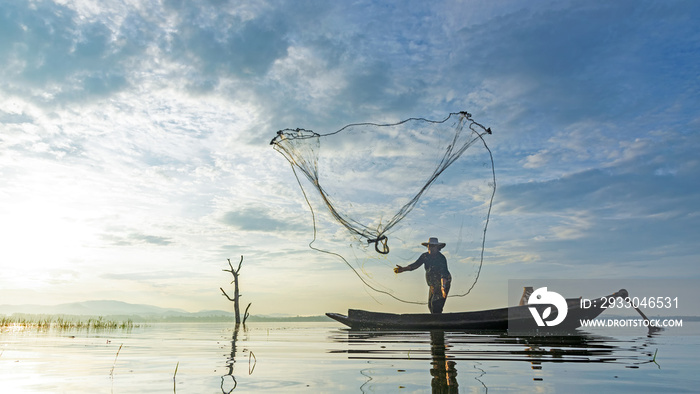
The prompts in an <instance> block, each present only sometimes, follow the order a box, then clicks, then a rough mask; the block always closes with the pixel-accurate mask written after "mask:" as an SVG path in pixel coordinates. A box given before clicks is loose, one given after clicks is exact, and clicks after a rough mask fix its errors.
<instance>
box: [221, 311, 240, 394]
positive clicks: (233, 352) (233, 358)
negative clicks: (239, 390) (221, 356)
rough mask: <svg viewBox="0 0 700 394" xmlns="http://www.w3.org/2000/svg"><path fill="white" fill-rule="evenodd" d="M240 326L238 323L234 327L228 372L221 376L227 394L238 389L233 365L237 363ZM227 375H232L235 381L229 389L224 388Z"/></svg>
mask: <svg viewBox="0 0 700 394" xmlns="http://www.w3.org/2000/svg"><path fill="white" fill-rule="evenodd" d="M238 328H239V325H238V324H236V328H234V329H233V338H232V339H231V354H230V355H229V358H228V360H226V367H227V368H228V373H227V374H226V375H223V376H222V377H221V392H222V393H226V394H230V393H231V392H232V391H233V390H235V389H236V386H238V382H237V381H236V377H235V376H233V367H234V364H235V363H236V341H237V340H238ZM227 376H230V377H231V380H232V382H233V387H232V388H231V389H230V390H228V391H226V389H224V383H225V381H226V377H227Z"/></svg>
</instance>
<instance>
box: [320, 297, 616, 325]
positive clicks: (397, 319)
mask: <svg viewBox="0 0 700 394" xmlns="http://www.w3.org/2000/svg"><path fill="white" fill-rule="evenodd" d="M627 295H628V294H627V290H625V289H621V290H620V291H618V292H616V293H613V294H611V295H609V296H606V297H601V298H599V299H597V300H593V302H592V305H590V306H589V307H588V308H582V307H581V298H568V299H566V303H567V306H568V312H567V315H566V318H565V319H564V321H563V322H561V323H560V324H558V325H557V326H556V327H538V326H537V323H536V322H535V319H534V318H533V315H532V313H531V312H530V310H529V308H530V307H535V308H536V309H537V310H538V312H539V313H540V316H542V312H543V311H544V310H545V308H547V305H521V306H513V307H507V308H499V309H489V310H483V311H473V312H457V313H441V314H430V313H410V314H396V313H382V312H370V311H364V310H359V309H349V310H348V314H347V316H346V315H343V314H340V313H326V316H328V317H330V318H331V319H334V320H337V321H339V322H340V323H343V324H345V325H347V326H348V327H350V328H352V329H360V330H362V329H387V330H469V331H471V330H474V331H491V330H495V331H504V330H508V329H509V327H511V329H512V328H513V327H517V328H518V330H519V331H520V330H528V331H530V330H532V331H555V330H556V331H566V330H573V329H576V328H578V327H579V326H580V325H581V323H580V321H581V320H586V319H595V318H596V317H597V316H598V315H600V314H601V313H603V311H604V310H605V308H604V307H603V305H604V303H603V302H601V300H602V299H604V298H610V297H614V298H619V297H622V298H625V297H627ZM596 301H598V302H596ZM555 316H556V315H552V318H553V317H555ZM550 320H551V319H550Z"/></svg>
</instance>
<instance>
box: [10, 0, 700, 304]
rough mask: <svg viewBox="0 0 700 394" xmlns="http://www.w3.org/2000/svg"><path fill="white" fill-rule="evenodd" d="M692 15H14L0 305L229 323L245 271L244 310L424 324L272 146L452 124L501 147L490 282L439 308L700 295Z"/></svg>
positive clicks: (44, 4) (484, 279)
mask: <svg viewBox="0 0 700 394" xmlns="http://www.w3.org/2000/svg"><path fill="white" fill-rule="evenodd" d="M698 19H700V3H698V2H696V1H645V2H640V1H625V0H620V1H614V2H610V1H597V0H594V1H586V2H580V1H527V2H522V1H515V0H513V1H505V0H504V1H498V2H493V1H458V0H452V1H431V2H424V1H408V2H400V3H397V2H390V1H386V2H382V1H353V2H350V1H343V2H329V1H260V0H256V1H232V2H228V1H222V0H208V1H198V2H189V1H178V0H161V1H156V0H153V1H137V0H99V1H97V0H94V1H90V0H74V1H71V0H60V1H48V0H46V1H19V2H18V1H11V0H0V304H45V305H51V304H58V303H66V302H77V301H83V300H96V299H113V300H119V301H125V302H130V303H143V304H153V305H157V306H162V307H174V308H181V309H185V310H189V311H199V310H209V309H224V310H230V309H231V305H230V302H229V301H228V300H226V299H225V298H224V297H223V296H222V295H221V293H220V290H219V287H224V288H226V289H230V288H231V284H230V281H231V280H232V277H231V275H230V274H229V273H227V272H223V271H222V270H223V269H229V266H228V262H227V259H231V261H232V263H233V264H237V263H238V261H239V259H240V258H241V256H243V259H244V260H243V263H242V268H241V272H240V275H241V276H240V282H241V293H242V299H241V301H242V302H243V303H244V305H247V303H249V302H250V303H252V306H251V313H252V314H272V313H286V314H292V315H297V314H301V315H312V314H322V313H324V312H331V311H334V312H343V311H345V310H346V309H348V308H363V309H372V310H385V311H392V310H393V311H412V312H420V311H423V309H424V308H425V306H411V305H405V304H402V303H397V302H395V301H392V300H390V299H383V298H381V297H377V295H376V294H372V291H371V290H368V289H367V288H366V287H364V286H363V284H362V283H361V282H360V281H359V280H358V279H357V277H356V276H355V274H354V273H353V272H352V271H350V270H349V269H348V268H347V267H346V266H345V265H343V264H342V263H339V262H338V261H336V260H334V259H332V258H330V257H329V256H326V255H323V254H319V253H317V252H315V251H313V250H311V249H309V247H308V243H309V242H310V240H311V239H312V237H313V234H312V232H313V227H312V222H311V217H310V213H309V210H308V207H307V206H306V204H305V202H304V200H303V196H302V194H301V191H300V189H299V185H298V184H297V182H296V180H295V178H294V176H293V173H292V171H291V168H290V166H289V164H288V163H287V161H286V160H285V159H284V157H282V155H280V154H279V153H278V152H276V151H274V150H273V149H272V148H271V147H270V145H269V142H270V140H271V139H272V138H273V137H274V136H275V135H276V131H277V130H280V129H285V128H298V127H299V128H305V129H309V130H314V131H317V132H320V133H328V132H333V131H336V130H338V129H340V128H342V127H343V126H345V125H347V124H350V123H357V122H379V123H389V122H397V121H400V120H403V119H407V118H411V117H424V118H427V119H438V120H439V119H444V118H445V117H446V116H447V114H449V113H451V112H459V111H468V112H469V113H471V114H472V115H473V117H474V119H476V120H477V121H478V122H479V123H481V124H483V125H485V126H487V127H490V128H491V129H492V130H493V135H489V136H488V145H489V147H490V149H491V150H492V153H493V157H494V162H495V171H496V179H497V189H496V195H495V198H494V205H493V209H492V212H491V218H490V222H489V227H488V232H487V235H486V244H485V246H486V247H485V259H484V263H483V267H482V271H481V277H480V280H479V282H478V283H477V285H476V287H475V288H474V290H473V292H472V294H471V295H470V296H468V297H465V298H463V299H459V300H452V299H450V300H448V303H447V305H446V311H456V310H469V309H483V308H486V307H499V306H504V303H505V302H506V296H505V293H507V285H508V280H511V279H518V278H538V279H542V278H545V279H546V278H553V279H582V280H586V279H591V280H593V279H596V278H601V277H605V278H613V279H615V278H618V279H620V280H621V281H622V280H624V279H625V278H647V279H654V278H669V279H673V278H685V279H688V278H691V279H693V278H694V279H700V268H699V266H700V265H699V264H698V263H700V243H699V242H698V239H699V235H700V155H698V151H699V148H700V112H699V111H698V108H700V99H699V98H700V95H699V93H700V91H699V88H700V28H698V24H697V20H698ZM427 236H428V235H426V238H427ZM402 275H411V274H407V273H404V274H402ZM412 275H415V276H418V277H420V276H422V273H421V274H419V273H413V274H412ZM616 290H617V289H611V291H610V292H611V293H612V292H614V291H616ZM416 291H417V292H418V293H420V294H425V292H426V289H425V288H419V289H416ZM585 296H589V297H591V296H597V295H585Z"/></svg>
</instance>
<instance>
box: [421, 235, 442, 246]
mask: <svg viewBox="0 0 700 394" xmlns="http://www.w3.org/2000/svg"><path fill="white" fill-rule="evenodd" d="M421 245H423V246H425V247H428V246H430V245H437V246H438V247H440V248H444V247H445V243H444V242H440V241H438V239H437V238H435V237H430V239H428V242H423V243H421Z"/></svg>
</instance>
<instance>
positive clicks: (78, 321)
mask: <svg viewBox="0 0 700 394" xmlns="http://www.w3.org/2000/svg"><path fill="white" fill-rule="evenodd" d="M85 319H87V320H85ZM13 327H16V328H35V329H40V330H49V329H58V330H130V329H132V328H136V327H139V325H138V324H134V322H133V321H132V320H131V319H128V320H125V321H117V320H108V319H105V318H104V317H102V316H98V317H88V318H86V317H81V316H64V315H25V314H14V315H12V316H0V328H13Z"/></svg>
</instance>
